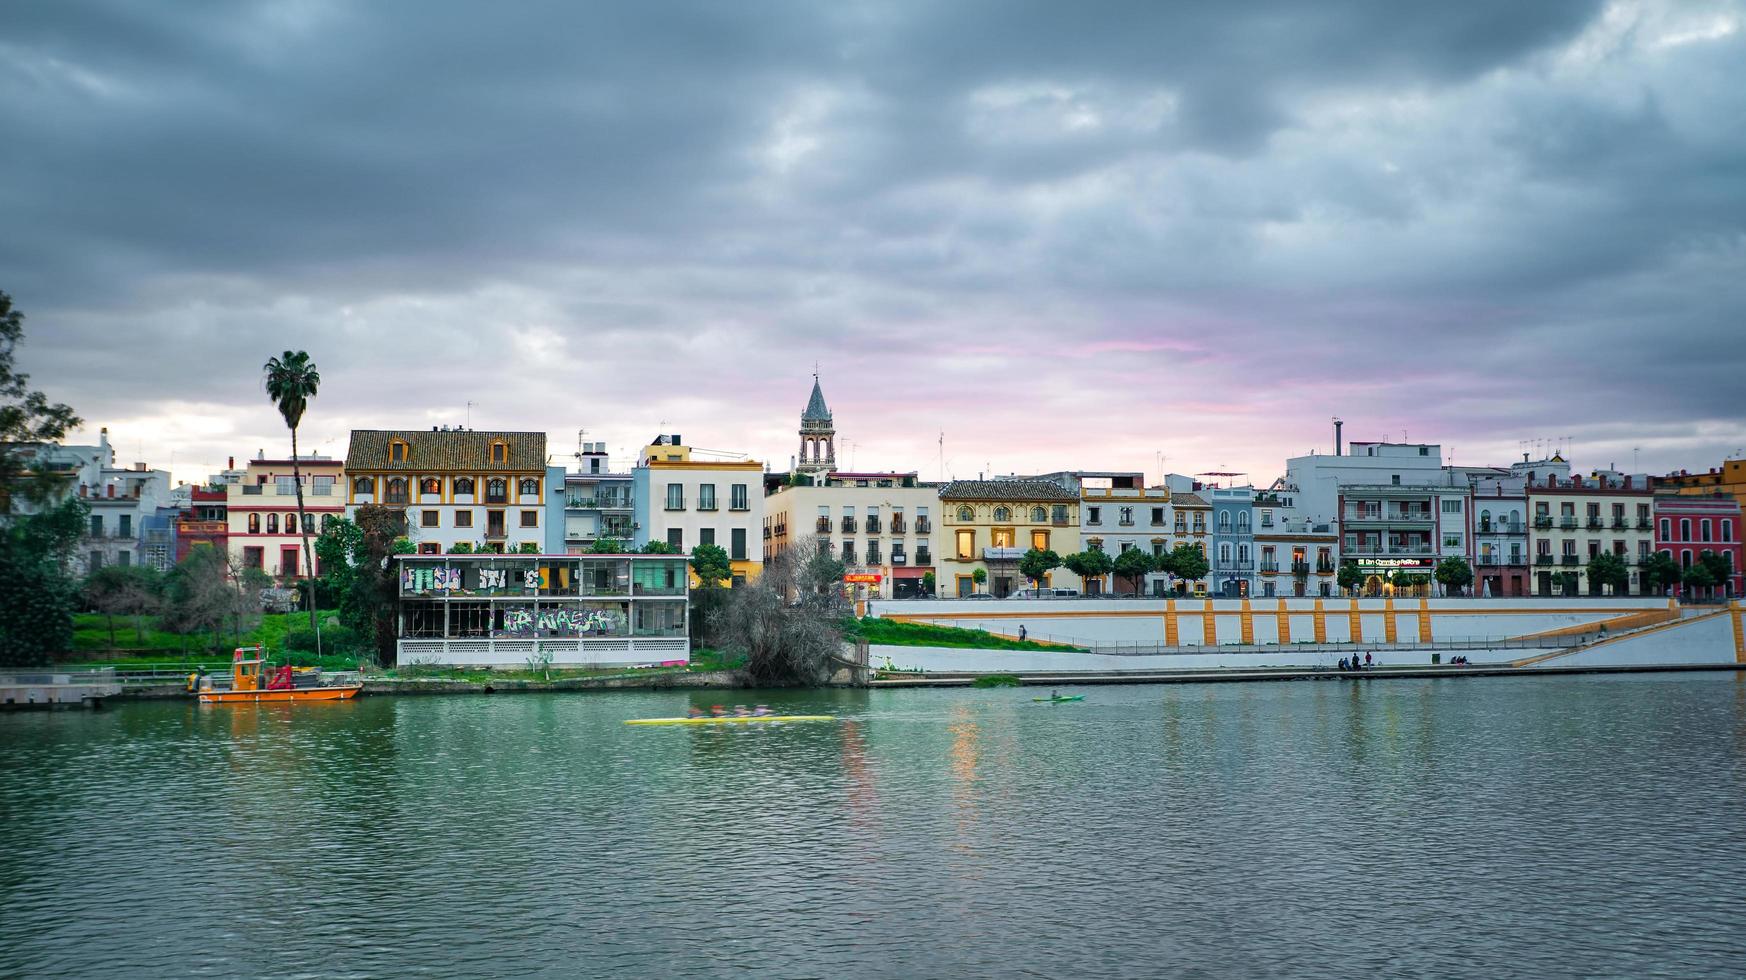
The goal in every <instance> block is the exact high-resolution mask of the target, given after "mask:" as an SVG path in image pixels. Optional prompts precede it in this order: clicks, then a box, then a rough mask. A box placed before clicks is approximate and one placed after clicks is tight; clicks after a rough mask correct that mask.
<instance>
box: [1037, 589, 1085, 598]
mask: <svg viewBox="0 0 1746 980" xmlns="http://www.w3.org/2000/svg"><path fill="white" fill-rule="evenodd" d="M1043 591H1045V592H1048V591H1053V592H1054V593H1055V598H1057V599H1077V598H1079V590H1078V589H1054V590H1049V589H1044V590H1043Z"/></svg>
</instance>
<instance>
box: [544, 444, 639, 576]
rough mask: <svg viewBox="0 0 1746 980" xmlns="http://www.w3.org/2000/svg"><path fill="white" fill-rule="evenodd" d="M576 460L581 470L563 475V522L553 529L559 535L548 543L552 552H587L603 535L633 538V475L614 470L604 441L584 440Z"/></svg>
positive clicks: (574, 553)
mask: <svg viewBox="0 0 1746 980" xmlns="http://www.w3.org/2000/svg"><path fill="white" fill-rule="evenodd" d="M577 459H578V463H579V464H580V465H579V468H578V470H577V471H576V472H571V473H566V474H564V487H563V491H564V508H563V522H562V526H561V527H559V528H555V529H554V530H555V532H556V533H557V534H558V535H560V537H559V538H558V539H557V540H550V539H548V542H547V545H546V550H547V551H548V552H550V553H552V554H572V555H580V554H585V553H587V552H588V550H589V549H590V548H593V547H594V544H595V542H597V541H599V540H600V539H601V538H617V539H620V540H623V541H630V540H631V539H632V538H633V537H634V532H633V530H632V528H631V524H632V518H633V513H634V511H635V505H634V501H633V499H632V498H633V494H632V482H631V475H630V474H629V473H614V472H612V470H611V466H610V465H609V463H608V459H607V455H606V443H604V442H585V443H583V444H582V451H581V452H579V453H578V454H577Z"/></svg>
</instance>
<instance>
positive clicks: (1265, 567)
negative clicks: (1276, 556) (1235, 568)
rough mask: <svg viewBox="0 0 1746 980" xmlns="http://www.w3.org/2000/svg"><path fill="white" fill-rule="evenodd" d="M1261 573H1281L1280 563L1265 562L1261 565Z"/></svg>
mask: <svg viewBox="0 0 1746 980" xmlns="http://www.w3.org/2000/svg"><path fill="white" fill-rule="evenodd" d="M1261 571H1262V573H1263V574H1270V573H1272V572H1277V571H1279V563H1278V562H1276V561H1264V562H1262V563H1261Z"/></svg>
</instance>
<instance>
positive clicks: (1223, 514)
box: [1219, 510, 1231, 534]
mask: <svg viewBox="0 0 1746 980" xmlns="http://www.w3.org/2000/svg"><path fill="white" fill-rule="evenodd" d="M1219 533H1220V534H1229V533H1231V512H1230V511H1228V510H1221V511H1219Z"/></svg>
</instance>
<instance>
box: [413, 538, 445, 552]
mask: <svg viewBox="0 0 1746 980" xmlns="http://www.w3.org/2000/svg"><path fill="white" fill-rule="evenodd" d="M442 548H443V546H442V545H440V544H437V543H436V542H435V541H420V542H419V543H418V553H419V554H421V555H440V554H442V553H443V550H442Z"/></svg>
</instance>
